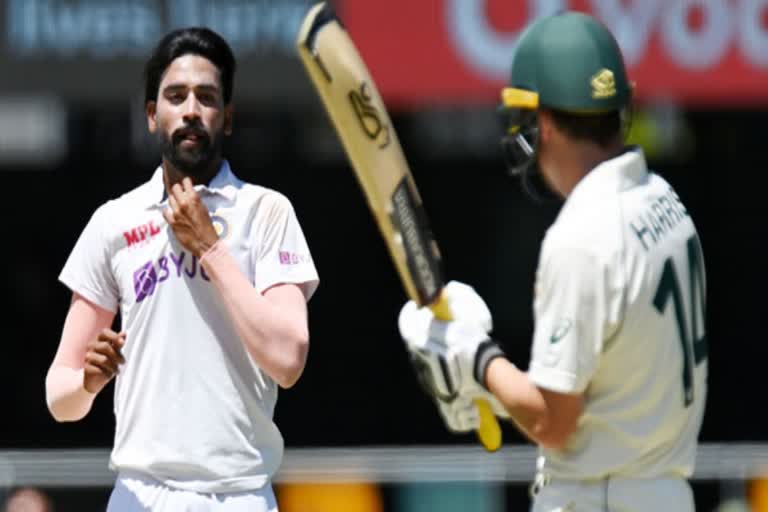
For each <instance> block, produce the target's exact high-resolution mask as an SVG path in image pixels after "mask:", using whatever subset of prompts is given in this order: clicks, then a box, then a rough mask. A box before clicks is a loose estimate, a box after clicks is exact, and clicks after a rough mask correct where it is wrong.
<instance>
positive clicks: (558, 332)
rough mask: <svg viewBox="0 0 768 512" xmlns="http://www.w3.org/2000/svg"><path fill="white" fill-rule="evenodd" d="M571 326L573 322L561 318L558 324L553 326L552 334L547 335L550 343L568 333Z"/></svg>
mask: <svg viewBox="0 0 768 512" xmlns="http://www.w3.org/2000/svg"><path fill="white" fill-rule="evenodd" d="M572 326H573V322H572V321H571V320H570V319H569V318H563V319H562V320H561V321H560V323H559V324H557V327H556V328H555V330H554V332H553V333H552V335H551V336H550V337H549V342H550V343H551V344H553V345H554V344H555V343H557V342H558V341H560V340H561V339H563V338H565V337H566V336H567V335H568V333H569V332H570V331H571V327H572Z"/></svg>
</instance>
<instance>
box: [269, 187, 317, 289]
mask: <svg viewBox="0 0 768 512" xmlns="http://www.w3.org/2000/svg"><path fill="white" fill-rule="evenodd" d="M264 200H265V201H268V203H267V204H265V205H264V215H263V216H262V215H258V216H257V217H256V219H255V221H256V222H257V223H259V224H260V225H257V226H255V228H256V230H257V232H258V233H260V236H259V243H257V244H256V246H255V253H256V254H255V255H254V261H255V269H254V286H255V288H256V289H257V290H258V291H259V292H260V293H263V292H264V291H265V290H267V289H268V288H270V287H272V286H274V285H276V284H283V283H291V284H299V285H303V286H302V287H303V289H304V294H305V296H306V299H307V300H309V299H310V298H311V297H312V294H313V293H314V292H315V290H316V289H317V286H318V284H319V278H318V275H317V270H316V269H315V265H314V262H313V261H312V255H311V254H310V252H309V247H308V245H307V241H306V239H305V237H304V233H303V232H302V230H301V226H300V225H299V221H298V219H297V218H296V213H295V212H294V210H293V206H292V205H291V203H290V201H289V200H288V199H287V198H286V197H285V196H283V195H281V194H278V193H272V194H270V195H269V196H268V197H267V198H265V199H264Z"/></svg>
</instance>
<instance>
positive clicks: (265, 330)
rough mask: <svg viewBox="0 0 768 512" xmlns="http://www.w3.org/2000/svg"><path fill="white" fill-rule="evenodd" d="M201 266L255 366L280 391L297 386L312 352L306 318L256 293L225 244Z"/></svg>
mask: <svg viewBox="0 0 768 512" xmlns="http://www.w3.org/2000/svg"><path fill="white" fill-rule="evenodd" d="M200 262H201V264H202V265H203V267H204V268H205V271H206V273H207V274H208V275H209V277H210V278H211V282H213V284H214V285H215V286H216V289H217V290H218V292H219V295H220V297H221V298H222V301H223V303H224V305H225V307H226V310H227V312H228V314H229V316H230V318H231V320H232V322H233V324H234V326H235V329H236V331H237V333H238V335H239V336H240V339H241V340H242V342H243V343H244V344H245V346H246V348H247V349H248V352H249V353H250V354H251V356H252V357H253V358H254V360H255V361H256V364H258V365H259V367H260V368H261V369H263V370H264V371H265V372H266V373H267V374H268V375H269V376H270V377H272V379H274V380H275V382H277V383H278V384H279V385H280V386H281V387H283V388H289V387H291V386H292V385H293V384H295V383H296V381H297V380H298V379H299V377H300V376H301V373H302V372H303V370H304V365H305V363H306V359H307V352H308V350H309V332H308V328H307V323H306V318H303V317H301V316H300V315H295V314H292V312H290V311H284V310H283V309H282V308H280V307H278V306H277V305H275V304H273V303H272V302H271V301H270V300H268V299H266V298H264V297H263V296H262V295H261V294H260V293H259V292H258V291H256V289H254V287H253V285H252V284H251V283H250V282H249V281H248V278H247V277H246V276H245V275H244V274H243V272H242V271H241V270H240V268H239V267H238V265H237V261H236V260H235V258H234V257H233V256H232V254H231V253H230V252H229V250H228V249H227V247H226V246H225V245H224V244H222V243H217V244H216V245H214V247H212V248H211V249H210V250H209V251H207V252H206V253H205V254H204V255H203V257H202V258H201V260H200Z"/></svg>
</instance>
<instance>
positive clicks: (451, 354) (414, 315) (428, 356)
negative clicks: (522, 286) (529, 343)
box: [398, 281, 508, 428]
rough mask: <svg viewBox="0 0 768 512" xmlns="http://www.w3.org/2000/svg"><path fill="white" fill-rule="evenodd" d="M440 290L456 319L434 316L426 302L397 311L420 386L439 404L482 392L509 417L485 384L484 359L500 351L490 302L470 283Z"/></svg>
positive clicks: (487, 361) (496, 409)
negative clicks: (496, 340)
mask: <svg viewBox="0 0 768 512" xmlns="http://www.w3.org/2000/svg"><path fill="white" fill-rule="evenodd" d="M443 293H444V294H445V295H446V299H447V300H448V304H449V308H450V310H451V313H452V314H453V316H454V320H451V321H448V322H444V321H441V320H438V319H437V318H435V316H434V314H433V313H432V311H431V310H429V308H419V307H418V306H417V305H416V303H414V302H413V301H409V302H408V303H406V304H405V306H404V307H403V309H402V310H401V311H400V317H399V321H398V325H399V328H400V335H401V336H402V337H403V340H405V344H406V347H407V348H408V350H409V352H410V354H411V360H412V361H413V363H414V367H415V368H416V373H417V375H418V377H419V380H420V382H421V384H422V386H423V387H424V388H425V390H426V391H427V393H428V394H430V395H431V396H433V397H434V398H435V399H436V400H437V401H438V405H440V403H441V402H442V403H443V404H450V403H452V402H453V401H454V400H457V399H458V398H459V397H460V398H462V399H463V400H470V401H471V400H472V399H475V398H484V399H486V400H488V401H489V402H490V403H491V407H492V408H493V410H494V413H495V414H496V415H497V416H501V417H508V413H507V412H506V410H505V409H504V408H503V407H502V406H501V404H499V402H498V400H497V399H496V398H495V397H494V396H493V395H492V394H491V393H489V392H488V390H487V389H486V388H485V372H486V370H487V368H488V365H489V364H490V362H491V361H492V360H493V359H495V358H496V357H503V356H504V354H503V352H502V351H501V349H500V348H499V346H498V344H496V343H495V342H494V341H493V340H492V339H491V338H490V336H489V334H488V333H489V332H490V330H491V328H492V325H493V322H492V319H491V313H490V311H489V310H488V306H487V305H486V304H485V301H483V299H482V298H481V297H480V296H479V295H478V294H477V293H476V292H475V291H474V289H472V287H470V286H468V285H466V284H463V283H459V282H457V281H451V282H450V283H448V285H447V286H446V287H445V289H444V291H443ZM441 407H442V406H441ZM441 412H443V411H442V409H441ZM445 416H446V414H443V417H444V418H445ZM446 423H447V422H446ZM449 428H451V427H450V425H449Z"/></svg>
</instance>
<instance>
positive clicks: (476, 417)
mask: <svg viewBox="0 0 768 512" xmlns="http://www.w3.org/2000/svg"><path fill="white" fill-rule="evenodd" d="M436 403H437V408H438V410H439V411H440V416H442V418H443V422H444V423H445V426H446V427H447V428H448V430H450V431H451V432H456V433H459V432H469V431H472V430H477V429H478V428H479V427H480V414H479V412H478V410H477V406H475V404H474V402H473V401H472V400H471V399H468V398H466V397H458V398H457V399H456V400H454V401H452V402H451V403H446V402H442V401H440V400H436Z"/></svg>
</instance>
